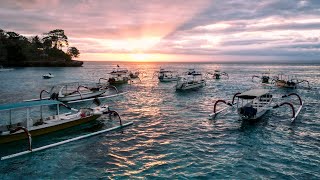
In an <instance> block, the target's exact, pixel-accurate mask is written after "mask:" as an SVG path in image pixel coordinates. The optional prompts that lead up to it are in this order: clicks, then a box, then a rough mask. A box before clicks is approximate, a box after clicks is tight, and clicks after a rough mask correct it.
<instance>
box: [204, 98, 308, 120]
mask: <svg viewBox="0 0 320 180" xmlns="http://www.w3.org/2000/svg"><path fill="white" fill-rule="evenodd" d="M239 95H241V93H236V94H235V95H234V96H233V98H232V101H231V102H227V101H225V100H217V101H215V103H214V108H213V113H212V114H209V119H211V120H213V119H215V117H216V116H217V115H218V114H220V113H222V112H224V111H226V110H228V109H230V108H231V107H234V106H235V105H237V103H235V98H236V97H238V96H239ZM290 96H296V97H297V98H298V100H299V108H298V110H297V111H295V108H294V106H293V104H292V103H289V102H283V103H281V104H276V105H274V106H269V107H268V108H266V109H265V110H272V109H277V108H279V107H282V106H284V105H288V106H290V107H291V110H292V117H291V119H290V121H291V122H292V123H293V122H295V120H296V119H297V117H298V115H299V114H300V112H301V109H302V107H303V105H304V102H303V101H302V99H301V97H300V96H299V95H298V94H296V93H290V94H288V95H283V96H282V97H281V98H286V97H290ZM238 98H239V97H238ZM219 103H224V104H226V105H228V106H227V107H224V108H222V109H221V110H217V105H218V104H219Z"/></svg>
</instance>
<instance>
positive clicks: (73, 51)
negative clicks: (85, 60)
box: [67, 47, 80, 58]
mask: <svg viewBox="0 0 320 180" xmlns="http://www.w3.org/2000/svg"><path fill="white" fill-rule="evenodd" d="M67 54H69V56H71V57H74V58H77V57H79V55H80V51H79V50H78V49H77V48H76V47H69V48H68V52H67Z"/></svg>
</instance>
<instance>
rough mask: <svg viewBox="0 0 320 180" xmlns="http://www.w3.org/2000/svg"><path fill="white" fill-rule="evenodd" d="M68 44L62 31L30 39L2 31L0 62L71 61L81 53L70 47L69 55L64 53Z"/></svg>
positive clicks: (0, 30) (0, 34)
mask: <svg viewBox="0 0 320 180" xmlns="http://www.w3.org/2000/svg"><path fill="white" fill-rule="evenodd" d="M68 44H69V42H68V37H67V36H66V35H65V34H64V30H62V29H55V30H52V31H50V32H48V33H45V34H44V36H43V37H39V36H33V37H30V38H29V39H28V38H26V37H24V36H22V35H20V34H18V33H16V32H6V31H4V30H2V29H0V61H6V62H22V61H39V60H40V61H52V60H54V61H70V60H71V59H72V57H78V56H79V54H80V52H79V50H78V49H77V48H75V47H70V48H69V49H68V52H67V53H65V52H64V51H62V47H65V46H68ZM0 64H1V62H0Z"/></svg>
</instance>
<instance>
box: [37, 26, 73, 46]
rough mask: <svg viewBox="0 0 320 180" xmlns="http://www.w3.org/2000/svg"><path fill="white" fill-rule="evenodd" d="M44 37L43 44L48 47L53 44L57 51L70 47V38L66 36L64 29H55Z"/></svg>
mask: <svg viewBox="0 0 320 180" xmlns="http://www.w3.org/2000/svg"><path fill="white" fill-rule="evenodd" d="M44 35H45V36H44V37H43V39H42V40H43V42H44V43H45V44H46V45H50V44H51V46H53V48H55V49H61V48H62V47H64V46H68V45H69V42H68V37H67V36H66V35H65V34H64V30H62V29H55V30H52V31H50V32H48V33H45V34H44ZM50 42H51V43H50Z"/></svg>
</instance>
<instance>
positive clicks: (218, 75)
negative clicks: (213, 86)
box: [207, 70, 229, 79]
mask: <svg viewBox="0 0 320 180" xmlns="http://www.w3.org/2000/svg"><path fill="white" fill-rule="evenodd" d="M207 75H211V76H212V77H213V78H214V79H221V77H222V76H224V77H227V78H228V79H229V75H228V73H226V72H221V71H220V70H214V72H213V73H212V72H208V73H207Z"/></svg>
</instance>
